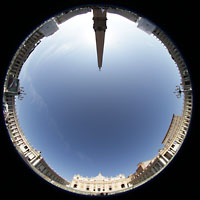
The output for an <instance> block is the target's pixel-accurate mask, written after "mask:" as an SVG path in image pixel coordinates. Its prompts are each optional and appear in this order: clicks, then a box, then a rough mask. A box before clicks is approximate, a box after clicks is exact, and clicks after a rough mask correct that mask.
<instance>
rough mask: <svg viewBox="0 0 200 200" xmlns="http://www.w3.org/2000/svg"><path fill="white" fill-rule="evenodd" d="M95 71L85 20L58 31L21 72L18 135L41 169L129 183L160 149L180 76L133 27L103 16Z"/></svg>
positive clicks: (178, 103) (175, 106) (177, 103)
mask: <svg viewBox="0 0 200 200" xmlns="http://www.w3.org/2000/svg"><path fill="white" fill-rule="evenodd" d="M107 18H108V20H107V30H106V35H105V46H104V58H103V66H102V70H101V71H99V70H98V65H97V56H96V44H95V33H94V30H93V20H92V13H88V14H84V15H80V16H77V17H74V18H72V19H70V20H68V21H67V22H65V23H63V24H61V25H60V26H59V31H57V32H56V33H55V34H53V35H52V36H49V37H47V38H44V39H42V42H41V43H40V44H39V45H38V46H37V48H36V49H35V50H34V51H33V53H32V54H31V55H30V57H29V59H28V60H27V61H26V63H25V64H24V66H23V68H22V71H21V73H20V84H21V86H24V89H25V92H26V93H27V95H26V96H25V98H24V99H23V100H22V101H19V100H17V102H16V105H17V106H16V107H17V113H18V118H19V122H20V125H21V127H22V130H23V132H24V134H25V136H26V137H27V139H28V140H29V141H30V143H31V144H32V146H33V147H34V148H36V149H37V150H40V151H41V152H42V156H43V157H44V158H45V160H46V161H47V163H48V164H49V165H50V166H51V167H52V168H53V169H54V170H55V171H56V172H57V173H58V174H60V175H61V176H63V177H64V178H66V179H67V180H69V181H71V179H72V177H73V175H74V174H80V175H82V176H88V177H90V176H96V175H97V174H98V173H99V172H101V173H102V174H103V175H104V176H116V175H118V174H120V173H123V174H125V175H126V176H128V175H129V174H131V173H134V172H135V170H136V168H137V164H138V163H139V162H142V161H146V160H150V159H152V158H153V157H154V156H155V155H156V154H157V153H158V149H159V148H162V145H161V142H162V139H163V138H164V136H165V134H166V132H167V130H168V127H169V124H170V121H171V119H172V115H173V113H174V114H177V115H180V114H181V112H182V106H183V102H182V99H177V98H176V96H175V94H173V91H174V90H175V87H176V85H178V84H180V75H179V73H178V69H177V67H176V66H175V63H174V62H173V60H172V59H171V57H170V55H169V54H168V51H167V50H166V48H165V47H164V46H163V45H162V44H161V43H160V42H159V41H158V40H157V39H156V38H155V37H153V36H152V35H148V34H147V33H145V32H143V31H141V30H139V29H138V28H137V24H135V23H133V22H131V21H129V20H127V19H125V18H123V17H120V16H118V15H115V14H108V15H107Z"/></svg>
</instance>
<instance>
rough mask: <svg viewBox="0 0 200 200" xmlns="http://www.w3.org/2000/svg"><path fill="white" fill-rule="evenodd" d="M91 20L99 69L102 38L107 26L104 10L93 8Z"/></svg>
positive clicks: (101, 59) (101, 58)
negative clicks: (92, 21)
mask: <svg viewBox="0 0 200 200" xmlns="http://www.w3.org/2000/svg"><path fill="white" fill-rule="evenodd" d="M93 20H94V24H93V28H94V30H95V37H96V48H97V59H98V67H99V70H101V67H102V61H103V49H104V38H105V31H106V28H107V26H106V20H107V18H106V10H105V9H102V8H94V9H93Z"/></svg>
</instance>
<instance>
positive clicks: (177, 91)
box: [173, 85, 192, 98]
mask: <svg viewBox="0 0 200 200" xmlns="http://www.w3.org/2000/svg"><path fill="white" fill-rule="evenodd" d="M191 90H192V89H191V88H190V89H188V90H181V87H180V86H179V85H176V89H175V91H174V92H173V93H174V94H176V97H177V98H181V94H182V93H184V92H189V91H191Z"/></svg>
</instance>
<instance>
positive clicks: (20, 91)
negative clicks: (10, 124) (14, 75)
mask: <svg viewBox="0 0 200 200" xmlns="http://www.w3.org/2000/svg"><path fill="white" fill-rule="evenodd" d="M25 95H26V93H25V92H24V87H20V88H19V91H18V99H19V100H22V99H23V98H24V96H25Z"/></svg>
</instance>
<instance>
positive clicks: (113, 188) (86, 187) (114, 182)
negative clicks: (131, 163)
mask: <svg viewBox="0 0 200 200" xmlns="http://www.w3.org/2000/svg"><path fill="white" fill-rule="evenodd" d="M129 182H130V180H129V178H126V177H125V176H124V175H123V174H120V175H118V176H116V177H109V178H108V177H104V176H102V174H101V173H99V174H98V176H96V177H91V178H88V177H82V176H80V175H75V176H74V177H73V179H72V182H71V187H72V188H74V189H76V190H79V191H83V192H89V193H92V194H94V195H98V194H102V195H106V194H109V193H117V192H119V191H121V190H123V189H126V188H128V187H129V186H130V184H129Z"/></svg>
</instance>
